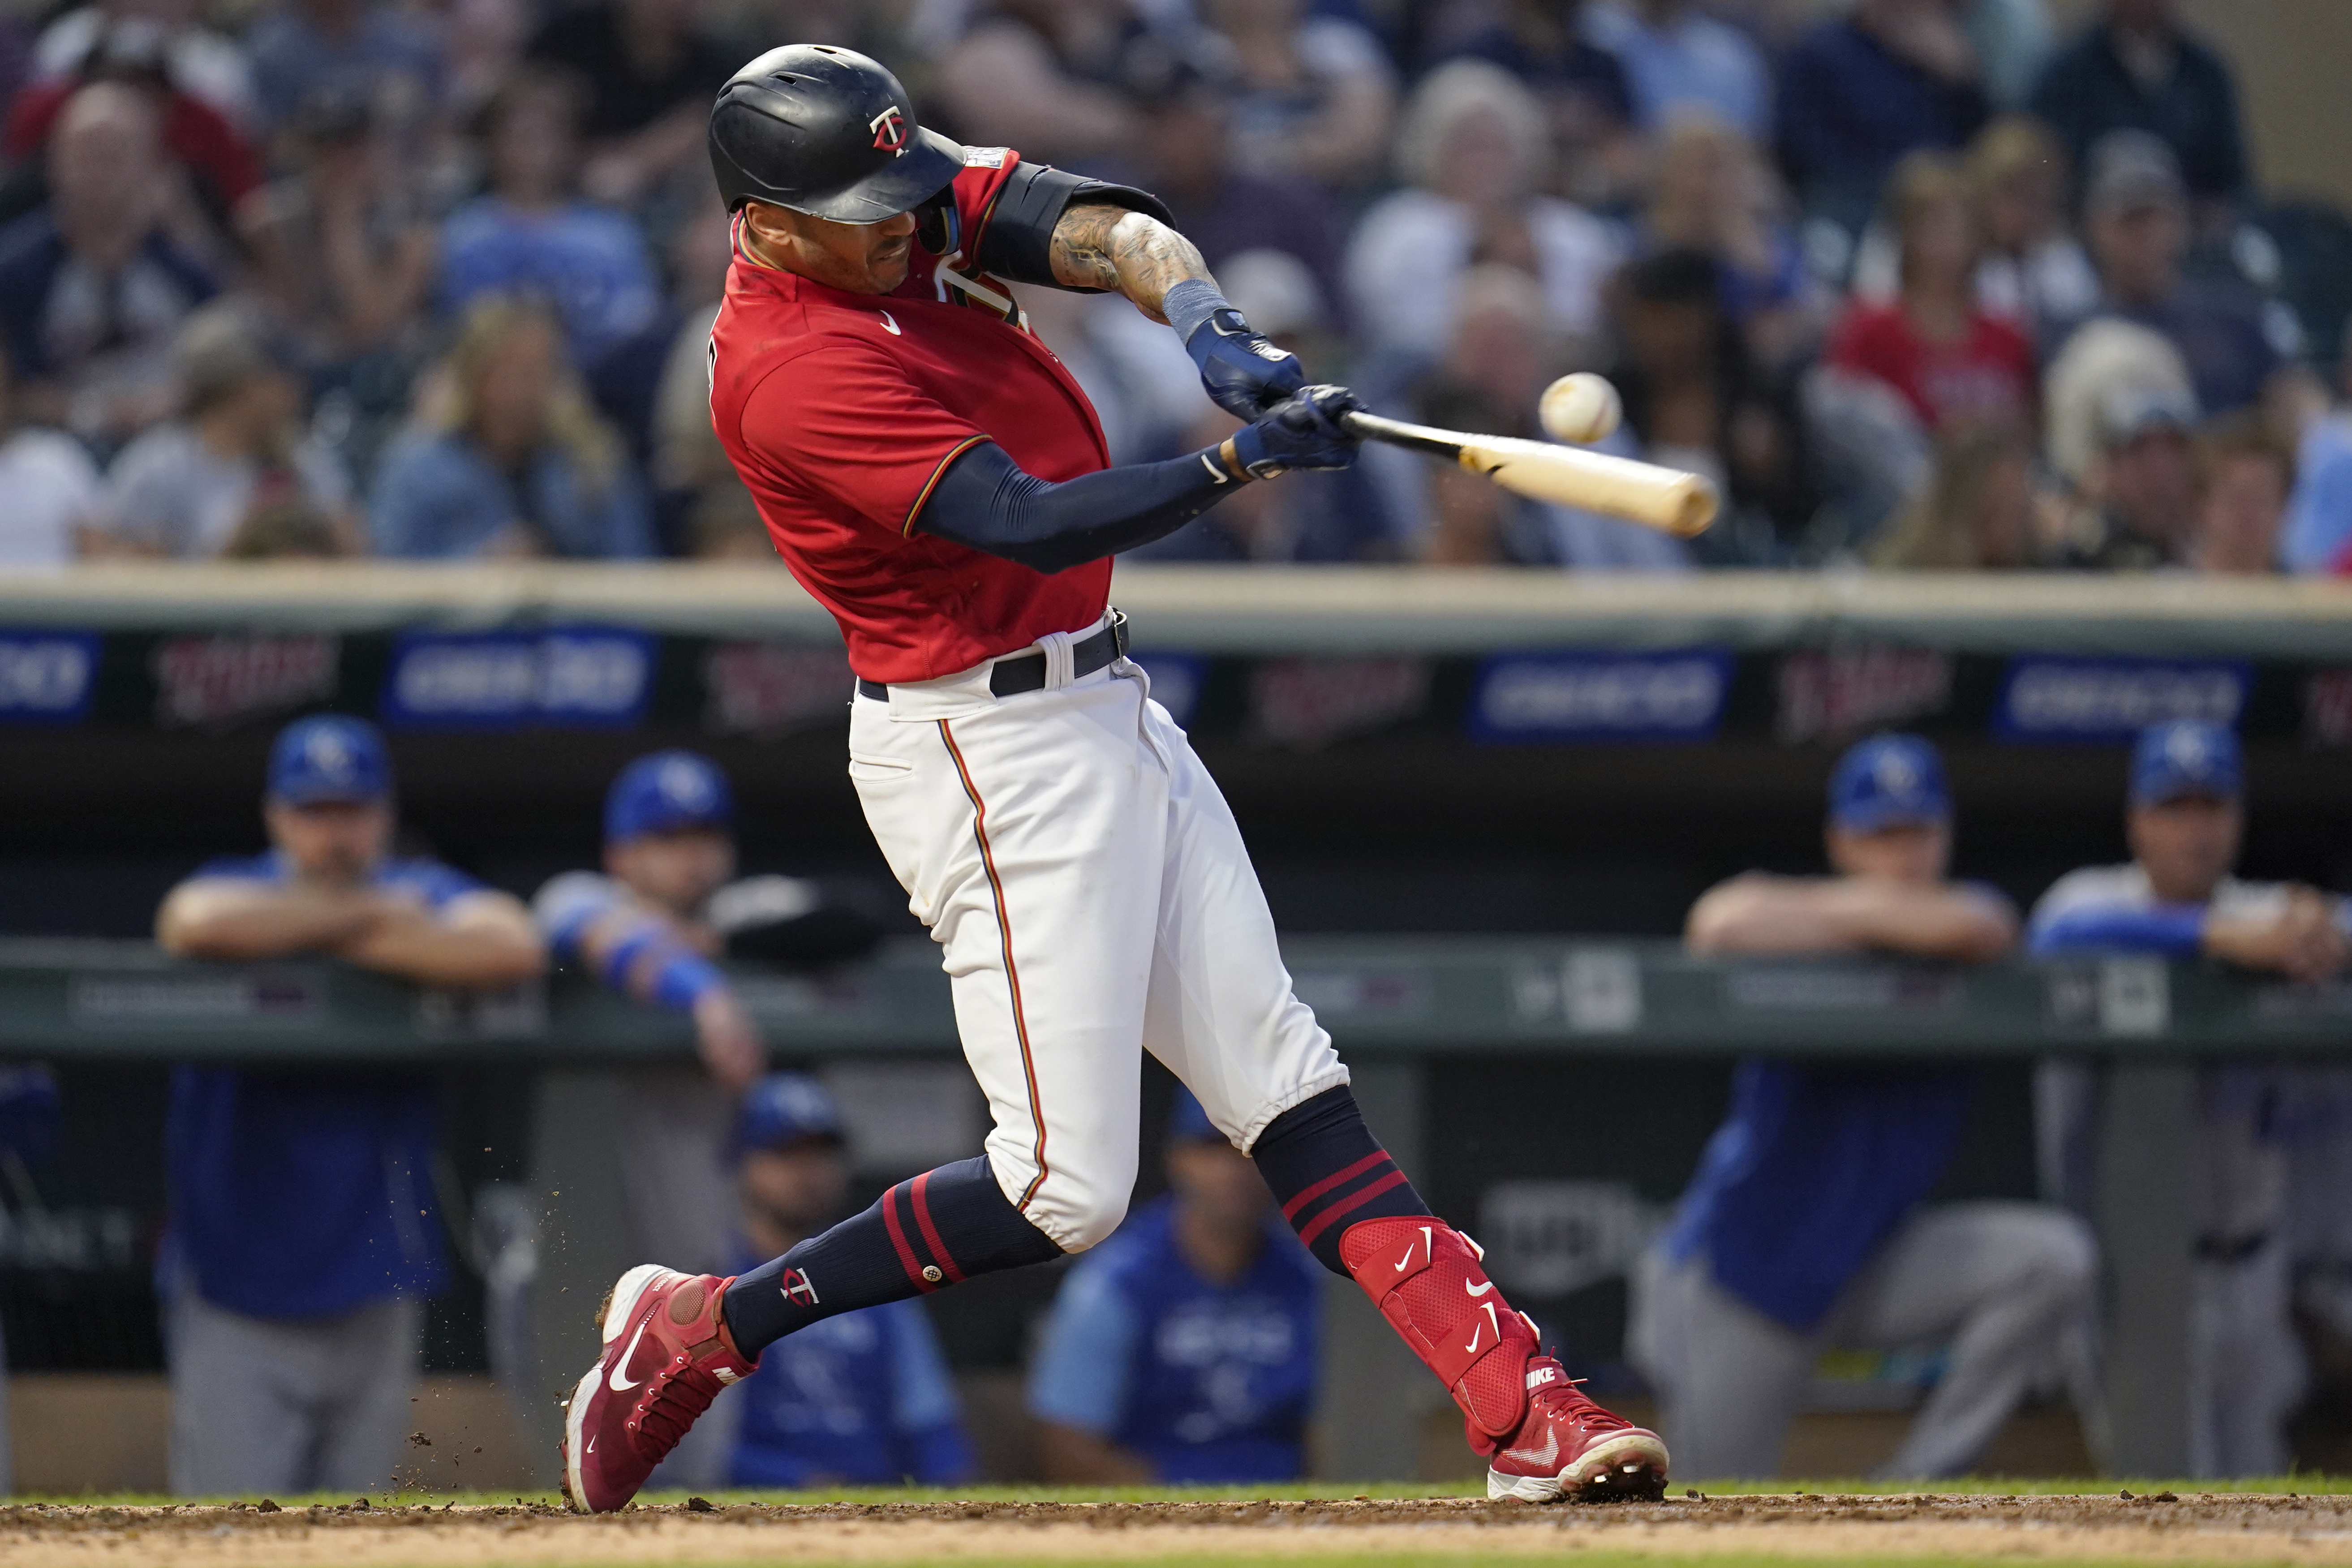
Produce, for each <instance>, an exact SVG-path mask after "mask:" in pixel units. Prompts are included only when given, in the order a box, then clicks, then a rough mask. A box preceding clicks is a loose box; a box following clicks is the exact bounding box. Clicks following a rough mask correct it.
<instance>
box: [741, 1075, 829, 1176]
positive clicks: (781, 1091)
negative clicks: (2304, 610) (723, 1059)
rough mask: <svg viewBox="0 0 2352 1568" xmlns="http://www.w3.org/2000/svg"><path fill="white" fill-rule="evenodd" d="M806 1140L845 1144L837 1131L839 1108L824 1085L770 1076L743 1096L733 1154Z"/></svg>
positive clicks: (806, 1077) (802, 1078)
mask: <svg viewBox="0 0 2352 1568" xmlns="http://www.w3.org/2000/svg"><path fill="white" fill-rule="evenodd" d="M810 1139H814V1140H817V1141H818V1142H825V1143H831V1144H833V1145H834V1146H835V1147H836V1148H838V1147H839V1146H840V1145H841V1144H843V1143H845V1142H848V1139H847V1138H846V1137H845V1135H844V1134H843V1132H842V1130H841V1107H840V1106H838V1105H836V1104H835V1103H834V1099H833V1095H832V1094H831V1093H830V1092H829V1091H828V1090H827V1089H825V1087H824V1085H823V1084H821V1083H819V1082H817V1080H816V1079H813V1078H811V1077H809V1075H808V1074H806V1073H804V1072H772V1073H770V1074H769V1075H768V1076H767V1077H765V1078H763V1079H761V1080H760V1081H759V1082H757V1083H755V1084H753V1085H752V1086H751V1089H749V1090H748V1091H747V1092H746V1093H745V1094H744V1096H743V1108H742V1110H740V1111H738V1112H736V1115H735V1152H736V1154H737V1156H738V1157H739V1158H740V1156H742V1155H744V1154H748V1153H751V1152H752V1151H754V1150H757V1149H782V1148H787V1147H789V1146H790V1145H792V1144H794V1143H799V1142H806V1141H808V1140H810Z"/></svg>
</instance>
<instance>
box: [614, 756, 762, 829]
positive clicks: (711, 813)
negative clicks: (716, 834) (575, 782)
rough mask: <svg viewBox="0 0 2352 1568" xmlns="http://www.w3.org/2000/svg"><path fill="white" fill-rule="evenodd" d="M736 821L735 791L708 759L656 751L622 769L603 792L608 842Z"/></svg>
mask: <svg viewBox="0 0 2352 1568" xmlns="http://www.w3.org/2000/svg"><path fill="white" fill-rule="evenodd" d="M734 823H735V792H734V790H733V789H732V788H730V786H729V784H728V783H727V775H726V774H725V773H721V772H719V764H718V763H714V762H712V761H711V760H710V759H709V757H705V756H701V755H699V754H698V753H696V752H654V753H653V754H652V755H651V756H648V757H639V758H638V759H637V760H636V761H635V762H634V763H630V764H629V765H628V766H627V767H625V768H623V769H622V770H621V776H620V777H619V778H616V779H614V781H613V787H612V789H611V790H610V791H609V792H608V793H607V794H606V795H605V796H604V842H606V843H607V844H624V843H626V842H627V841H628V840H630V839H632V838H642V837H645V836H646V834H648V833H676V832H678V831H680V830H681V829H685V828H691V827H708V828H715V829H717V830H719V831H720V832H725V831H726V830H727V829H728V828H730V827H731V826H734Z"/></svg>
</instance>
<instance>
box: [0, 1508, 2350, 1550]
mask: <svg viewBox="0 0 2352 1568" xmlns="http://www.w3.org/2000/svg"><path fill="white" fill-rule="evenodd" d="M272 1506H274V1505H264V1508H256V1507H253V1506H249V1505H246V1504H231V1505H228V1506H226V1507H215V1506H193V1505H192V1506H180V1507H160V1506H159V1507H131V1506H119V1505H108V1504H90V1505H66V1504H23V1505H18V1506H15V1507H9V1508H4V1509H0V1563H6V1564H7V1565H8V1568H84V1565H96V1564H100V1563H104V1564H117V1565H126V1568H146V1565H148V1564H155V1565H157V1568H162V1565H163V1564H165V1563H170V1564H174V1565H178V1564H187V1565H189V1568H281V1565H289V1564H296V1563H334V1564H338V1565H341V1568H407V1565H411V1564H414V1565H417V1568H481V1565H495V1568H518V1565H523V1564H531V1565H537V1564H556V1563H564V1564H571V1563H578V1564H605V1563H614V1564H637V1563H645V1564H656V1563H660V1564H668V1563H791V1564H792V1565H793V1568H820V1565H823V1564H828V1563H840V1564H866V1563H877V1564H892V1565H912V1564H922V1563H987V1564H1010V1563H1120V1564H1126V1563H1185V1564H1223V1563H1259V1562H1268V1561H1280V1562H1289V1561H1295V1560H1312V1561H1315V1562H1318V1563H1349V1564H1359V1565H1368V1564H1373V1563H1378V1564H1381V1565H1383V1568H1403V1565H1405V1564H1424V1563H1426V1564H1445V1565H1447V1568H1454V1565H1458V1564H1465V1563H1486V1562H1492V1563H1516V1562H1522V1561H1527V1560H1529V1559H1545V1558H1554V1559H1556V1558H1566V1557H1574V1558H1579V1559H1581V1560H1583V1561H1584V1562H1585V1563H1591V1564H1600V1563H1660V1562H1666V1563H1671V1562H1675V1561H1678V1560H1684V1561H1694V1562H1696V1561H1700V1560H1704V1561H1705V1562H1706V1563H1708V1564H1709V1565H1710V1568H1728V1565H1730V1564H1733V1563H1772V1564H1775V1565H1777V1564H1781V1563H1792V1562H1836V1563H1843V1564H1859V1563H1903V1564H1927V1563H1961V1562H1982V1561H1985V1560H1988V1559H1995V1558H1998V1559H2004V1560H2011V1561H2024V1562H2062V1563H2078V1564H2079V1563H2171V1564H2181V1563H2217V1564H2219V1563H2230V1564H2238V1563H2347V1564H2352V1497H2345V1496H2333V1497H2310V1498H2305V1497H2295V1496H2293V1495H2248V1494H2222V1495H2215V1496H2200V1495H2196V1494H2181V1495H2179V1496H2176V1495H2174V1494H2173V1493H2170V1492H2164V1493H2158V1494H2157V1495H2156V1496H2154V1497H2128V1498H2127V1497H2119V1496H2116V1495H2115V1494H2112V1493H2110V1494H2107V1495H2105V1496H2025V1497H1997V1496H1951V1495H1937V1496H1929V1495H1925V1494H1920V1495H1913V1496H1892V1497H1890V1496H1860V1495H1835V1496H1832V1495H1811V1494H1803V1493H1799V1494H1794V1495H1790V1494H1773V1495H1762V1496H1743V1497H1723V1498H1706V1499H1692V1498H1687V1497H1680V1496H1677V1497H1675V1498H1672V1499H1670V1500H1667V1501H1665V1502H1663V1503H1656V1504H1638V1503H1626V1504H1617V1505H1613V1506H1606V1507H1581V1508H1580V1507H1559V1508H1545V1509H1538V1508H1533V1507H1530V1506H1528V1505H1527V1504H1524V1503H1516V1502H1507V1503H1488V1502H1485V1501H1482V1500H1474V1499H1463V1498H1430V1499H1402V1500H1401V1499H1381V1500H1359V1501H1286V1502H1235V1501H1220V1502H1191V1503H1129V1502H1100V1503H1045V1502H944V1503H832V1504H819V1505H810V1506H789V1505H779V1506H765V1505H761V1504H754V1503H730V1504H727V1505H724V1506H717V1505H709V1504H680V1505H666V1506H662V1507H656V1508H646V1507H640V1508H636V1509H633V1510H629V1511H627V1512H625V1513H621V1514H616V1515H612V1516H608V1517H606V1518H603V1519H582V1518H575V1517H572V1516H569V1515H566V1514H564V1513H562V1512H561V1511H560V1510H556V1509H554V1508H552V1507H550V1506H548V1505H546V1504H541V1503H531V1504H525V1505H520V1506H509V1507H503V1508H500V1507H492V1506H487V1505H472V1506H467V1505H447V1506H441V1507H436V1506H431V1505H425V1504H415V1505H409V1506H399V1505H394V1506H382V1505H377V1506H371V1507H364V1508H362V1507H359V1506H357V1505H354V1504H344V1505H340V1506H316V1507H299V1508H286V1509H276V1510H274V1511H265V1510H264V1509H266V1508H269V1507H272Z"/></svg>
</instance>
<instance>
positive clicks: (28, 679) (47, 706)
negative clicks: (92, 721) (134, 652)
mask: <svg viewBox="0 0 2352 1568" xmlns="http://www.w3.org/2000/svg"><path fill="white" fill-rule="evenodd" d="M98 652H99V638H98V634H97V633H95V632H15V633H7V634H0V724H74V723H79V722H80V721H81V719H82V718H83V716H84V715H86V714H87V713H89V699H90V693H91V692H92V691H93V690H95V689H97V686H98Z"/></svg>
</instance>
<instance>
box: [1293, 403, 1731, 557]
mask: <svg viewBox="0 0 2352 1568" xmlns="http://www.w3.org/2000/svg"><path fill="white" fill-rule="evenodd" d="M1340 423H1341V424H1343V425H1345V426H1347V427H1348V428H1349V430H1350V431H1352V432H1354V433H1355V434H1356V435H1359V436H1361V437H1364V439H1366V440H1368V441H1385V442H1387V443H1388V444H1389V445H1390V446H1391V447H1404V448H1406V449H1407V450H1409V451H1414V452H1425V453H1427V454H1428V455H1429V456H1431V457H1433V458H1453V459H1454V461H1455V462H1457V463H1460V464H1461V465H1462V466H1463V467H1464V468H1467V469H1469V470H1470V471H1471V472H1472V473H1474V474H1484V475H1486V478H1488V479H1492V480H1494V481H1495V482H1496V484H1498V485H1500V486H1502V487H1503V488H1504V489H1507V490H1509V491H1511V492H1513V493H1514V494H1516V495H1523V496H1527V497H1528V498H1529V499H1531V500H1547V501H1551V502H1554V503H1555V504H1557V505H1559V506H1572V507H1577V508H1580V509H1581V510H1585V511H1600V512H1607V513H1608V514H1609V515H1610V516H1611V517H1622V518H1623V519H1624V520H1625V521H1628V522H1638V523H1640V524H1642V525H1643V527H1645V528H1654V529H1658V530H1660V531H1664V532H1666V533H1671V534H1674V535H1675V537H1676V538H1679V539H1688V538H1689V537H1690V536H1691V535H1693V534H1695V533H1704V532H1706V528H1707V525H1708V524H1709V523H1712V522H1713V521H1715V513H1716V509H1717V499H1716V493H1715V486H1714V485H1713V484H1711V483H1709V482H1708V481H1707V480H1706V479H1702V478H1700V477H1699V476H1698V475H1696V474H1688V473H1685V472H1683V471H1682V470H1681V469H1679V468H1659V467H1658V466H1657V465H1656V464H1654V463H1637V462H1634V461H1633V460H1632V459H1631V458H1612V457H1610V456H1609V455H1608V454H1607V453H1605V452H1588V451H1586V450H1584V449H1583V448H1582V447H1555V446H1553V445H1551V444H1550V443H1549V442H1544V441H1522V440H1520V439H1518V438H1517V437H1512V436H1474V435H1470V434H1467V433H1466V432H1464V431H1460V430H1434V429H1432V428H1430V427H1429V426H1426V425H1408V424H1406V423H1404V421H1402V420H1401V419H1383V418H1381V416H1379V415H1377V414H1364V413H1360V412H1359V413H1351V414H1346V415H1342V416H1340Z"/></svg>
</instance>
